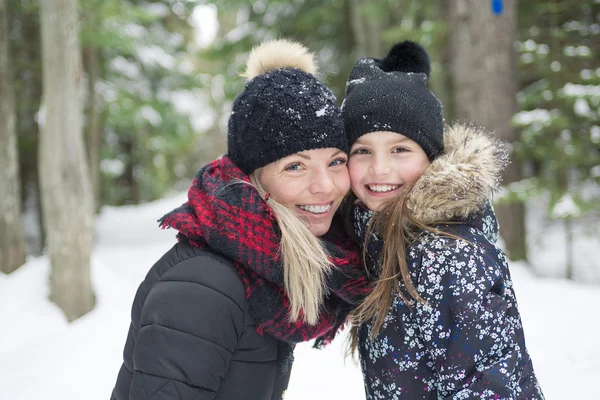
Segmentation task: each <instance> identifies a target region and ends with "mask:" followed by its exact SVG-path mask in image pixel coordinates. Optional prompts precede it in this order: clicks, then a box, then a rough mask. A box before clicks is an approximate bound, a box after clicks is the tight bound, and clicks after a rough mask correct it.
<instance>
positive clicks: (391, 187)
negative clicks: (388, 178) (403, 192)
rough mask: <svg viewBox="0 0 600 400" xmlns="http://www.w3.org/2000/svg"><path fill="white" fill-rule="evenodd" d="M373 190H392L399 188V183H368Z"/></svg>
mask: <svg viewBox="0 0 600 400" xmlns="http://www.w3.org/2000/svg"><path fill="white" fill-rule="evenodd" d="M367 186H368V187H369V189H370V190H372V191H373V192H391V191H392V190H396V189H398V186H399V185H367Z"/></svg>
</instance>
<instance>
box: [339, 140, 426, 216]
mask: <svg viewBox="0 0 600 400" xmlns="http://www.w3.org/2000/svg"><path fill="white" fill-rule="evenodd" d="M428 166H429V159H428V158H427V155H426V154H425V151H423V149H422V148H421V146H419V145H418V144H417V143H416V142H415V141H413V140H411V139H409V138H407V137H406V136H404V135H401V134H399V133H396V132H388V131H382V132H371V133H367V134H365V135H363V136H361V137H359V138H358V139H357V140H356V141H355V142H354V144H353V145H352V149H350V159H349V161H348V172H349V173H350V183H351V185H352V191H353V192H354V194H355V195H356V197H358V199H359V200H360V201H362V202H363V203H364V204H365V205H366V206H367V207H368V208H369V209H370V210H373V211H378V210H379V209H381V207H382V205H383V204H384V203H385V202H386V201H388V200H389V199H391V198H392V197H394V196H397V195H398V194H399V193H400V192H401V190H402V188H403V187H404V186H408V185H412V184H413V183H414V182H415V181H416V180H417V179H418V178H419V176H421V174H422V173H423V171H425V169H426V168H427V167H428Z"/></svg>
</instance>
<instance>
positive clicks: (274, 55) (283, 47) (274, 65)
mask: <svg viewBox="0 0 600 400" xmlns="http://www.w3.org/2000/svg"><path fill="white" fill-rule="evenodd" d="M280 68H296V69H299V70H302V71H304V72H307V73H309V74H311V75H315V74H316V73H317V71H318V68H317V64H316V62H315V56H314V54H313V53H311V52H310V51H308V49H307V48H306V47H304V46H303V45H301V44H300V43H297V42H293V41H291V40H287V39H279V40H272V41H268V42H264V43H261V44H260V45H258V46H256V47H254V49H252V51H251V52H250V56H249V57H248V61H247V62H246V72H245V73H244V74H243V76H245V77H246V78H247V79H248V80H251V79H252V78H255V77H257V76H259V75H262V74H266V73H267V72H270V71H273V70H276V69H280Z"/></svg>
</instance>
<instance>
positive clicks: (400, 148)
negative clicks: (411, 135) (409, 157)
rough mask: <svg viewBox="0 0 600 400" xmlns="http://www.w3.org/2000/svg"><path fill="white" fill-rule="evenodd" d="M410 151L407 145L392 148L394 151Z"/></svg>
mask: <svg viewBox="0 0 600 400" xmlns="http://www.w3.org/2000/svg"><path fill="white" fill-rule="evenodd" d="M406 151H408V149H407V148H406V147H394V150H392V153H404V152H406Z"/></svg>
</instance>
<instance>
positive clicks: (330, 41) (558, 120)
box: [0, 0, 600, 320]
mask: <svg viewBox="0 0 600 400" xmlns="http://www.w3.org/2000/svg"><path fill="white" fill-rule="evenodd" d="M0 20H1V22H0V38H1V40H0V178H1V179H0V192H1V193H2V194H0V208H1V209H2V210H1V211H2V215H1V217H0V270H2V271H3V272H5V273H10V272H12V271H14V270H16V269H17V268H18V267H19V266H20V265H22V264H23V263H24V262H25V257H26V255H33V256H36V255H41V254H42V253H44V252H45V251H48V252H49V254H50V258H51V260H52V268H53V272H52V274H54V278H52V276H51V284H52V285H54V286H53V287H52V288H51V298H53V300H54V301H55V302H56V303H57V304H59V306H60V307H61V308H63V310H65V313H66V314H67V316H68V318H69V319H70V320H71V319H75V318H77V317H79V316H80V315H83V314H85V313H86V312H87V311H89V309H91V308H93V304H94V297H93V293H92V289H91V287H90V285H89V282H88V281H89V262H88V264H86V263H85V262H81V260H85V259H86V257H87V258H88V259H89V251H90V250H89V249H88V250H86V249H87V248H89V247H90V246H91V244H90V243H92V242H93V238H92V236H93V233H91V232H93V219H94V217H93V215H94V214H96V213H98V212H100V211H101V209H102V207H103V206H105V205H111V206H121V205H134V204H140V203H144V202H150V201H153V200H156V199H160V198H162V197H164V196H165V195H167V194H170V193H173V192H182V191H185V190H186V189H187V187H188V185H189V183H190V182H191V179H192V178H193V176H194V174H195V173H196V171H197V170H198V169H199V168H200V167H201V166H202V165H203V164H205V163H206V162H208V161H210V160H212V159H214V158H216V157H218V156H220V155H221V154H223V153H224V152H225V151H226V135H227V119H228V116H229V111H230V108H231V104H232V101H233V99H234V98H235V96H236V94H237V93H239V92H240V91H241V90H242V88H243V85H244V81H243V80H242V79H241V78H240V77H239V74H240V73H241V72H242V70H243V68H244V65H245V61H246V56H247V55H248V52H249V51H250V49H251V48H252V46H254V45H256V44H258V43H259V42H261V41H263V40H266V39H273V38H278V37H288V38H293V39H296V40H298V41H300V42H302V43H304V44H306V45H307V46H308V47H310V48H311V49H312V50H313V51H315V52H316V54H317V56H318V60H319V64H320V67H321V76H322V78H323V80H324V81H325V82H326V83H327V84H328V85H329V86H330V87H331V88H332V89H333V90H334V92H335V94H336V95H337V96H338V99H339V102H340V103H341V101H342V100H343V96H344V89H345V82H346V79H347V76H348V73H349V71H350V69H351V67H352V66H353V64H354V63H355V62H356V61H357V60H358V59H359V58H360V57H362V56H372V57H383V56H384V55H385V52H386V51H387V50H388V49H389V47H390V46H391V45H392V44H394V43H396V42H398V41H401V40H406V39H410V40H414V41H417V42H419V43H421V44H422V45H423V46H424V47H425V48H426V49H427V50H428V51H429V52H430V54H431V58H432V61H433V70H432V77H431V80H430V88H431V89H432V90H433V91H434V92H435V93H436V94H437V95H438V97H439V98H440V99H441V100H442V102H443V103H444V107H445V118H446V120H447V121H448V122H452V121H454V120H470V121H474V122H475V123H478V124H482V125H485V126H487V127H488V128H490V129H491V130H494V131H495V132H496V134H497V135H498V136H499V137H501V138H502V139H504V140H506V141H507V142H508V143H510V146H511V148H512V150H513V155H512V157H513V162H512V164H511V167H510V168H509V170H508V171H507V174H506V177H505V187H504V189H503V191H502V193H501V195H500V198H499V203H498V205H497V212H498V215H499V219H500V224H501V234H502V237H503V240H504V246H505V248H506V250H507V252H508V254H509V256H510V257H511V259H513V260H527V259H528V258H529V257H530V256H531V255H530V254H528V245H527V231H528V229H532V227H531V226H528V225H527V224H526V221H527V219H526V212H527V208H526V207H525V206H524V205H525V204H526V203H528V202H530V201H533V200H534V199H537V200H535V201H538V202H537V203H536V204H540V207H541V208H542V209H543V210H544V212H543V216H544V220H546V221H551V222H552V223H554V224H560V225H561V227H562V230H561V232H563V234H564V235H565V243H566V246H567V249H566V252H567V262H566V265H565V269H564V271H561V275H562V276H564V277H566V278H569V279H577V278H578V275H577V267H578V266H577V265H576V263H574V261H573V260H574V258H575V257H574V254H573V253H574V252H575V251H576V250H575V249H574V246H573V244H572V241H573V232H574V230H580V231H583V232H585V234H586V235H589V236H590V237H598V236H599V235H600V223H599V222H600V63H599V60H600V1H598V0H578V1H575V0H550V1H540V0H528V1H520V2H516V1H499V0H491V1H488V0H421V1H409V0H378V1H367V0H318V1H317V0H291V1H280V0H257V1H248V0H215V1H184V0H163V1H141V0H80V1H79V2H77V1H75V0H70V1H69V0H47V1H46V0H40V1H33V0H0ZM63 28H64V29H63ZM51 35H55V36H51ZM61 35H63V36H64V37H62V39H60V37H61ZM69 35H70V36H69ZM55 38H56V39H55ZM61 40H63V41H61ZM53 56H54V58H53ZM69 57H70V58H69ZM65 60H66V61H65ZM69 60H70V61H69ZM61 62H65V65H66V66H67V67H68V66H71V67H72V66H73V65H75V67H74V68H71V67H68V68H67V67H64V66H63V67H61V66H60V65H61V64H60V63H61ZM77 66H80V67H77ZM68 87H72V88H74V89H75V90H67V89H66V88H68ZM63 89H64V90H63ZM53 115H54V117H53ZM66 115H69V116H70V117H64V116H66ZM71 121H75V122H74V123H70V122H71ZM42 138H44V140H45V142H44V140H42ZM79 148H80V150H81V151H79V150H77V149H79ZM76 154H80V155H81V157H76V156H75V155H76ZM52 155H53V156H54V161H52V160H53V158H52ZM53 162H54V163H55V164H54V167H53V164H52V163H53ZM46 163H48V164H46ZM53 168H54V169H53ZM74 171H79V175H78V176H77V177H76V178H73V177H69V174H70V173H72V172H74ZM51 172H52V173H53V175H52V176H58V177H59V178H57V179H64V182H67V183H68V184H67V183H64V184H59V182H60V181H59V180H58V181H56V182H55V183H56V184H55V186H53V187H52V185H49V184H46V185H44V179H45V178H44V174H45V173H47V174H50V173H51ZM46 180H47V179H46ZM74 182H75V183H74ZM70 185H71V186H70ZM56 186H59V187H60V188H62V189H63V190H64V191H65V193H64V194H63V196H66V197H64V198H63V199H68V200H57V199H61V197H59V195H58V194H57V193H56V192H57V190H60V188H58V189H57V187H56ZM73 199H75V200H76V201H75V202H74V203H73V202H72V200H73ZM52 203H54V205H53V206H51V204H52ZM73 204H75V205H73ZM79 205H80V206H79ZM61 206H62V207H61ZM75 210H76V211H77V212H78V213H80V214H81V213H84V214H86V215H83V214H81V215H79V217H76V218H74V217H73V215H74V213H75ZM61 213H66V214H68V215H67V216H62V217H61V216H60V214H61ZM75 214H76V213H75ZM69 215H71V217H69ZM156 217H157V218H158V217H159V216H158V215H157V216H156ZM69 218H71V219H74V221H72V222H70V223H71V224H73V225H68V223H67V222H65V221H66V220H67V219H69ZM82 221H86V223H85V224H82ZM82 225H83V227H82ZM69 226H77V228H76V229H75V230H74V231H73V232H76V233H71V234H69V232H71V231H70V228H69ZM538 228H539V227H538ZM542 232H543V230H542ZM86 235H87V236H86ZM71 236H73V237H71ZM53 237H54V239H53ZM56 238H60V240H59V239H56ZM65 238H66V239H65ZM86 238H88V239H86ZM81 240H83V241H85V240H87V242H85V243H83V244H81V243H82V242H81ZM140 240H143V238H141V239H140ZM86 243H87V244H86ZM75 247H76V248H78V249H79V250H78V251H79V252H80V253H81V254H80V255H79V257H80V258H79V259H78V260H77V261H76V262H74V263H73V264H71V265H73V266H72V267H70V266H69V264H68V262H66V259H67V258H68V256H66V255H69V254H71V253H72V252H73V251H72V249H73V248H75ZM44 249H46V250H44ZM86 251H87V256H86ZM58 264H63V267H62V268H63V270H62V271H61V267H60V266H59V265H58ZM65 265H66V266H65ZM596 266H597V268H598V270H599V273H598V274H597V275H596V277H597V280H596V282H600V266H598V265H596ZM73 271H75V272H73ZM538 272H539V273H541V274H543V273H544V272H543V269H542V270H540V271H538ZM66 277H67V278H66ZM61 285H62V286H61ZM73 288H77V290H76V292H77V293H74V289H73ZM81 288H87V289H81ZM84 292H87V293H84ZM52 293H54V294H52ZM60 293H63V294H65V293H66V295H65V296H63V297H64V298H63V299H61V298H60ZM53 296H54V297H53ZM82 299H84V300H82Z"/></svg>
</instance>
